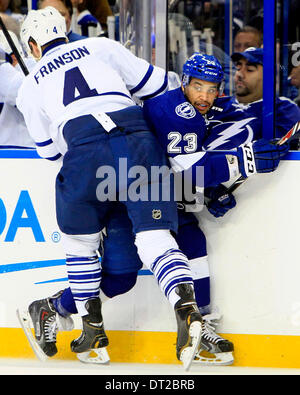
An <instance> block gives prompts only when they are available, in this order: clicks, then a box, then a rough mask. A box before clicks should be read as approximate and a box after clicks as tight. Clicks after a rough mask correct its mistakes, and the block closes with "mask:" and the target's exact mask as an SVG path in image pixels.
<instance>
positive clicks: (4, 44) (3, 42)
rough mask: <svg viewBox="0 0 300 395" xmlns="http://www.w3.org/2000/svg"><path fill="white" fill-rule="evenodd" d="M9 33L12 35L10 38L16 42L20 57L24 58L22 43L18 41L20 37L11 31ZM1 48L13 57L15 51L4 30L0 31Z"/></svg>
mask: <svg viewBox="0 0 300 395" xmlns="http://www.w3.org/2000/svg"><path fill="white" fill-rule="evenodd" d="M8 33H9V34H10V37H11V39H12V40H13V42H14V44H15V46H16V48H17V50H18V51H19V53H20V55H21V56H22V57H23V56H24V53H23V50H22V47H21V44H20V42H19V40H18V37H17V36H16V35H15V33H14V32H12V31H10V30H9V31H8ZM0 46H1V48H2V49H3V50H4V51H5V52H6V53H7V54H9V55H11V54H12V53H13V50H12V49H11V47H10V45H9V43H8V41H7V40H6V37H5V35H4V33H3V31H2V30H0Z"/></svg>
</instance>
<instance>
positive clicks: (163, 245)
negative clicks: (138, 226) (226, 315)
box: [135, 229, 193, 307]
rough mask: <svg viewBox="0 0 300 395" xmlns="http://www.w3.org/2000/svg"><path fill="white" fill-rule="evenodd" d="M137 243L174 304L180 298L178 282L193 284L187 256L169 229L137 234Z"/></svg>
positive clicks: (141, 256) (140, 253)
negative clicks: (177, 291) (177, 288)
mask: <svg viewBox="0 0 300 395" xmlns="http://www.w3.org/2000/svg"><path fill="white" fill-rule="evenodd" d="M135 245H136V247H137V250H138V254H139V257H140V259H141V261H142V262H143V264H144V265H145V266H147V267H148V268H149V269H150V270H151V271H152V273H153V274H154V276H155V277H156V279H157V281H158V284H159V286H160V288H161V290H162V291H163V293H164V294H165V296H166V297H167V299H168V300H169V302H170V303H171V304H172V305H173V307H174V305H175V304H176V302H177V301H178V300H179V299H180V297H179V296H178V295H177V294H176V292H175V288H176V287H177V285H178V284H181V283H189V284H191V285H192V286H193V279H192V273H191V269H190V267H189V264H188V259H187V257H186V256H185V255H184V254H183V252H182V251H181V250H180V249H179V248H178V244H177V242H176V240H175V239H174V237H173V236H172V235H171V233H170V231H169V230H167V229H160V230H148V231H143V232H139V233H137V234H136V238H135Z"/></svg>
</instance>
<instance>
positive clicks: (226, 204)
mask: <svg viewBox="0 0 300 395" xmlns="http://www.w3.org/2000/svg"><path fill="white" fill-rule="evenodd" d="M204 193H205V197H206V198H208V199H210V200H209V201H208V202H207V203H206V207H207V209H208V211H209V212H210V213H211V214H212V215H214V216H215V217H217V218H218V217H223V215H225V214H226V213H227V211H229V210H230V209H232V208H233V207H235V206H236V201H235V198H234V196H233V195H232V194H231V193H229V192H228V191H227V188H226V187H224V185H222V184H220V185H218V186H217V187H208V188H205V192H204Z"/></svg>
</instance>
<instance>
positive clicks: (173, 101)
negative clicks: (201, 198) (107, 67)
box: [143, 88, 229, 186]
mask: <svg viewBox="0 0 300 395" xmlns="http://www.w3.org/2000/svg"><path fill="white" fill-rule="evenodd" d="M143 110H144V116H145V118H146V120H147V122H148V124H149V126H150V128H151V129H152V130H153V132H154V133H155V134H156V136H157V138H158V140H159V142H160V144H161V146H162V147H163V149H164V151H165V153H166V155H168V157H169V158H170V161H171V163H172V166H173V169H174V170H175V171H184V170H187V169H189V168H194V169H196V167H199V166H204V168H205V172H204V185H201V186H208V185H217V184H219V183H220V182H224V181H227V180H228V179H229V172H228V163H227V159H226V157H225V155H224V153H216V152H205V151H203V150H202V145H203V142H204V141H205V139H206V138H207V127H206V122H205V119H204V117H203V116H202V115H201V114H200V113H199V112H198V111H197V110H196V109H195V108H194V107H193V106H192V105H191V104H190V103H189V102H188V101H187V99H186V97H185V96H184V94H183V92H182V90H181V88H178V89H174V90H171V91H168V92H166V93H164V94H162V95H160V96H157V97H155V98H152V99H150V100H146V101H145V102H144V106H143ZM174 163H175V165H174ZM196 185H198V186H199V184H198V183H196Z"/></svg>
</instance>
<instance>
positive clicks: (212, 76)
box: [182, 52, 224, 86]
mask: <svg viewBox="0 0 300 395" xmlns="http://www.w3.org/2000/svg"><path fill="white" fill-rule="evenodd" d="M192 77H194V78H198V79H199V80H204V81H210V82H215V83H217V84H220V83H221V82H222V81H223V79H224V72H223V69H222V66H221V64H220V63H219V61H218V59H217V58H216V57H215V56H213V55H206V54H202V53H199V52H195V53H194V54H193V55H192V56H191V57H190V58H189V59H188V60H187V61H186V62H185V64H184V65H183V70H182V84H183V86H186V85H188V84H189V82H190V79H191V78H192Z"/></svg>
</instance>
